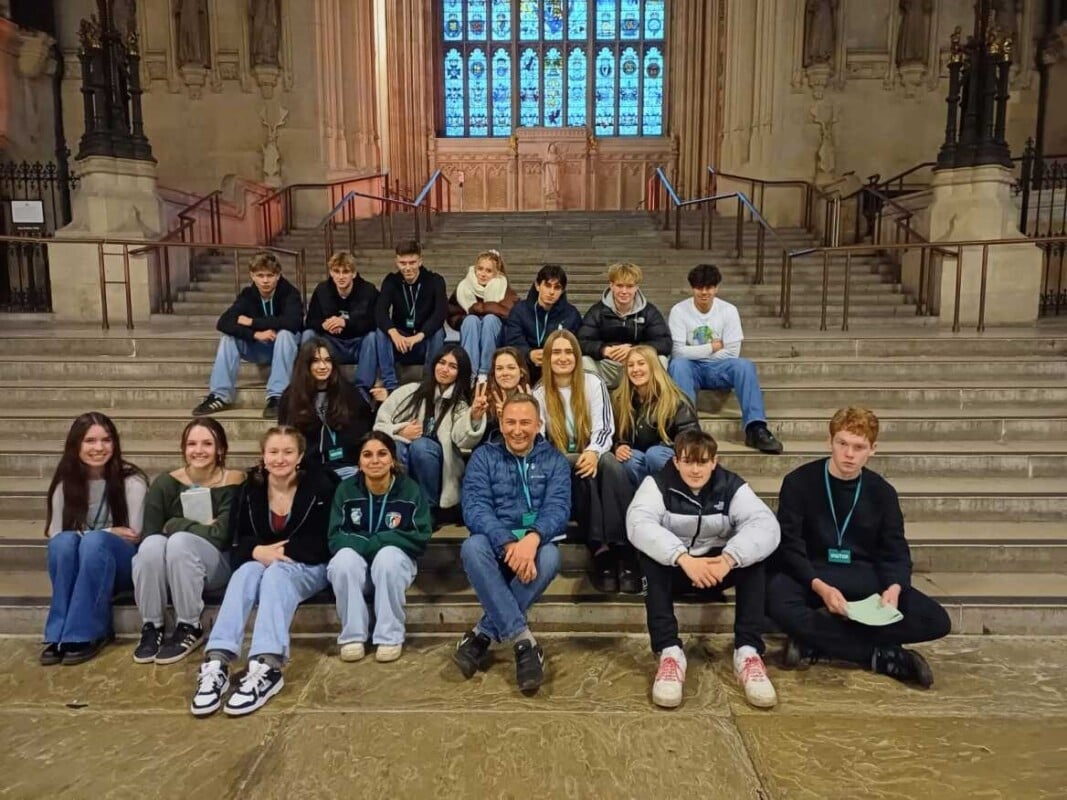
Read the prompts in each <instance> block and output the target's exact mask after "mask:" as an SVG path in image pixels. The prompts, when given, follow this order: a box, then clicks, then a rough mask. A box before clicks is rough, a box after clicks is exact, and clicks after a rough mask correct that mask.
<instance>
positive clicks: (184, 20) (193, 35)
mask: <svg viewBox="0 0 1067 800" xmlns="http://www.w3.org/2000/svg"><path fill="white" fill-rule="evenodd" d="M207 26H208V18H207V0H180V2H179V4H178V66H180V67H208V66H210V65H211V45H210V40H209V39H208V29H207Z"/></svg>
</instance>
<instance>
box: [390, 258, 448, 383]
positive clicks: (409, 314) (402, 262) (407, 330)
mask: <svg viewBox="0 0 1067 800" xmlns="http://www.w3.org/2000/svg"><path fill="white" fill-rule="evenodd" d="M447 312H448V295H447V293H446V292H445V279H444V278H442V277H441V276H440V275H438V274H437V273H436V272H431V271H430V270H428V269H426V267H424V266H423V264H422V248H421V247H420V246H419V243H418V242H416V241H415V240H414V239H412V240H410V241H406V242H401V243H400V244H398V245H397V246H396V272H391V273H390V274H388V275H386V276H385V278H384V279H383V280H382V289H381V293H380V294H379V295H378V302H377V305H376V306H375V317H376V320H377V323H378V330H377V332H376V334H375V336H376V338H377V340H378V342H377V347H378V367H379V369H380V370H381V378H382V385H383V386H384V387H385V389H386V392H391V391H393V389H395V388H396V387H397V379H396V365H397V364H398V363H399V364H406V365H411V364H422V365H428V364H429V363H430V362H431V361H432V360H433V358H434V356H436V355H437V354H438V352H440V350H441V348H442V347H443V346H444V343H445V327H444V326H445V315H446V313H447ZM376 399H378V400H384V399H385V397H384V396H378V397H377V398H376Z"/></svg>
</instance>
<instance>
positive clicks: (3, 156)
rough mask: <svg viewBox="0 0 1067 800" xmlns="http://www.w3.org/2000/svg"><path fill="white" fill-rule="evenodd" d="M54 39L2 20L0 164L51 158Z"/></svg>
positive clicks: (0, 46) (53, 149)
mask: <svg viewBox="0 0 1067 800" xmlns="http://www.w3.org/2000/svg"><path fill="white" fill-rule="evenodd" d="M51 46H52V37H50V36H48V35H47V34H45V33H41V32H39V31H29V30H24V29H22V28H19V26H18V25H16V24H15V23H13V22H11V21H10V20H8V19H4V18H2V17H0V160H4V161H30V162H35V161H41V162H48V161H51V160H53V159H54V158H55V107H54V103H53V100H52V76H53V74H54V73H55V68H56V63H55V59H53V58H52V56H51V54H50V52H49V51H50V48H51Z"/></svg>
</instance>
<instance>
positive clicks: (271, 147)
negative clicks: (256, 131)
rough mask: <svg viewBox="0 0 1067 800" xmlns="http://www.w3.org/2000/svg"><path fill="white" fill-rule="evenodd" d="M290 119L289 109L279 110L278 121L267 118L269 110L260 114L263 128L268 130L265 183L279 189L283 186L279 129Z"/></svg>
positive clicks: (265, 149) (265, 152)
mask: <svg viewBox="0 0 1067 800" xmlns="http://www.w3.org/2000/svg"><path fill="white" fill-rule="evenodd" d="M288 118H289V109H287V108H280V107H279V109H278V120H277V121H276V122H271V121H270V120H269V119H268V118H267V110H266V109H263V110H262V111H260V112H259V119H260V121H261V122H262V123H263V127H265V128H266V129H267V141H266V142H265V143H264V144H263V183H264V184H266V185H267V186H271V187H274V188H277V187H279V186H281V185H282V169H281V162H282V155H281V151H279V150H278V129H279V128H280V127H282V126H283V125H284V124H285V121H286V120H287V119H288Z"/></svg>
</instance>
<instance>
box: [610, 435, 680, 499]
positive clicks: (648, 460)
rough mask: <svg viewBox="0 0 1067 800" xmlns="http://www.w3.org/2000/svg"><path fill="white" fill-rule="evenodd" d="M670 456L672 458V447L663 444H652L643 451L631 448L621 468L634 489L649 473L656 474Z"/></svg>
mask: <svg viewBox="0 0 1067 800" xmlns="http://www.w3.org/2000/svg"><path fill="white" fill-rule="evenodd" d="M672 458H674V449H673V448H670V447H667V445H665V444H654V445H652V446H651V447H650V448H648V449H647V450H645V451H644V452H641V451H640V450H631V451H630V458H629V459H628V460H626V461H623V462H622V468H623V469H624V470H626V475H627V477H629V479H630V483H632V484H633V485H634V488H635V489H636V488H637V487H638V486H640V485H641V481H643V480H644V479H645V478H647V477H648V476H649V475H658V474H659V471H660V470H661V469H663V467H664V466H665V465H666V464H667V462H668V461H670V460H671V459H672Z"/></svg>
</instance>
